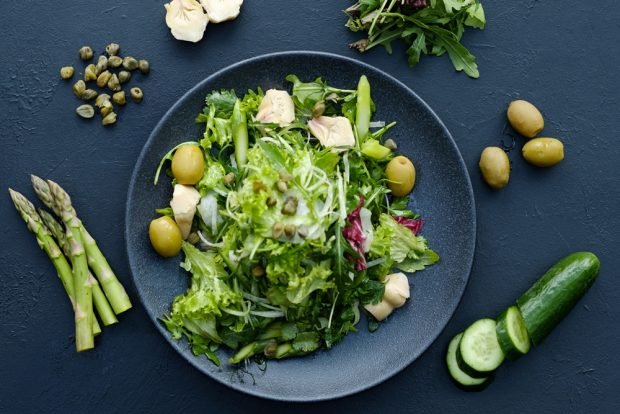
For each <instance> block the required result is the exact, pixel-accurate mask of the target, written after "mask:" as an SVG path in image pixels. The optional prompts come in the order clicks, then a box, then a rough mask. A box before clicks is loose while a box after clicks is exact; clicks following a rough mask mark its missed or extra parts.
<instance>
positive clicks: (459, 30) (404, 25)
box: [345, 0, 486, 78]
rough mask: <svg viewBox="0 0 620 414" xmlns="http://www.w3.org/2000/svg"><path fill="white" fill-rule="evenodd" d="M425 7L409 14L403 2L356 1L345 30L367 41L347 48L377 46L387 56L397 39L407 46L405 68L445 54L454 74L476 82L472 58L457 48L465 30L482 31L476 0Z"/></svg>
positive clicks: (438, 1) (441, 0)
mask: <svg viewBox="0 0 620 414" xmlns="http://www.w3.org/2000/svg"><path fill="white" fill-rule="evenodd" d="M427 4H428V5H427V6H426V7H423V8H421V9H413V10H412V9H411V8H410V7H409V6H407V4H406V2H400V1H376V0H358V1H357V2H356V3H355V4H354V5H353V6H352V7H350V8H348V9H347V10H345V13H347V15H348V16H349V20H348V21H347V24H346V26H347V27H348V28H349V29H350V30H352V31H366V32H367V38H365V39H361V40H359V41H357V42H354V43H351V44H350V45H349V46H350V47H352V48H355V49H357V50H359V51H360V52H365V51H367V50H369V49H372V48H373V47H375V46H378V45H381V46H383V47H384V48H385V50H386V51H387V53H388V54H391V53H392V42H394V41H396V40H398V39H401V40H402V41H403V42H405V44H406V46H407V49H406V54H407V61H408V63H409V66H411V67H414V66H416V65H417V64H418V63H419V62H420V59H421V57H422V55H423V54H424V55H435V56H441V55H443V54H445V53H447V54H448V56H449V58H450V61H451V62H452V65H453V66H454V68H455V69H456V70H457V71H463V72H465V73H466V74H467V75H468V76H470V77H472V78H478V77H479V76H480V73H479V71H478V66H477V65H476V58H475V57H474V55H472V54H471V53H470V52H469V51H468V50H467V49H466V48H465V47H464V46H463V45H462V44H461V37H462V35H463V32H464V31H465V27H466V26H467V27H473V28H476V29H484V27H485V25H486V18H485V14H484V9H483V7H482V4H481V3H480V2H479V1H478V0H431V1H429V2H428V3H427ZM369 22H370V24H369Z"/></svg>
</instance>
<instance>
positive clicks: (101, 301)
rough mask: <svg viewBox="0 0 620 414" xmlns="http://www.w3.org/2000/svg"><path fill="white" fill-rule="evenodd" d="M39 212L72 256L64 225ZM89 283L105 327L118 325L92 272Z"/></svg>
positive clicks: (51, 231)
mask: <svg viewBox="0 0 620 414" xmlns="http://www.w3.org/2000/svg"><path fill="white" fill-rule="evenodd" d="M38 211H39V215H40V216H41V218H42V219H43V223H45V225H46V226H47V229H48V230H49V232H50V233H51V234H52V236H54V237H55V238H56V240H57V241H58V245H59V246H60V248H61V249H62V251H63V252H64V253H65V255H67V256H70V255H71V247H70V246H69V243H68V242H67V237H66V234H65V232H64V230H63V228H62V225H61V224H60V223H59V222H58V221H57V220H56V219H55V218H54V216H52V215H51V214H50V213H48V212H47V211H45V210H42V209H38ZM88 281H89V282H90V285H91V288H92V290H93V303H94V304H95V308H96V309H97V313H98V314H99V317H100V318H101V321H102V322H103V324H104V325H105V326H108V325H112V324H115V323H118V319H117V318H116V315H115V314H114V311H113V310H112V308H111V307H110V304H109V303H108V300H107V299H106V297H105V295H104V294H103V291H102V290H101V287H100V286H99V283H98V282H97V279H95V277H94V276H93V275H92V273H90V272H89V273H88ZM94 320H95V321H96V320H97V319H96V318H95V319H94Z"/></svg>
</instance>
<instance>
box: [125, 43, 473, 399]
mask: <svg viewBox="0 0 620 414" xmlns="http://www.w3.org/2000/svg"><path fill="white" fill-rule="evenodd" d="M290 73H294V74H296V75H298V76H299V77H300V78H301V79H302V80H310V79H314V78H316V77H318V76H322V77H323V78H324V79H326V80H327V81H328V82H329V83H330V84H333V85H336V86H338V87H341V88H346V89H354V88H355V87H356V85H357V81H358V79H359V77H360V75H362V74H365V75H367V76H368V79H369V80H370V84H371V87H372V91H373V93H372V97H373V99H374V101H375V103H376V106H377V113H376V115H375V117H374V119H375V120H385V121H397V122H398V125H397V126H396V127H395V128H393V129H392V132H391V133H390V134H389V135H390V138H393V139H394V140H396V142H397V143H398V145H399V149H400V150H401V151H402V152H403V153H404V154H405V155H407V156H408V157H410V158H411V159H412V160H413V162H414V164H415V165H416V169H417V172H418V178H417V183H416V187H415V190H414V191H413V195H412V199H411V206H412V207H413V209H414V210H415V211H417V212H418V213H420V214H421V215H422V217H423V218H424V220H425V225H424V228H423V235H424V236H425V237H426V238H427V239H428V240H429V243H430V246H432V248H433V249H435V250H436V251H437V252H438V253H439V255H440V256H441V261H440V263H438V264H437V265H435V266H433V267H431V268H429V269H427V270H425V271H423V272H419V273H417V274H416V275H414V276H411V277H410V283H411V285H412V297H411V299H410V300H409V301H408V302H407V303H406V305H405V306H404V307H403V308H401V309H399V310H398V311H396V312H395V313H393V314H392V316H390V318H389V320H387V321H386V322H385V323H383V324H381V326H380V328H379V330H378V331H376V332H375V333H369V332H368V331H367V328H366V322H365V321H364V320H362V321H361V322H360V324H359V332H358V333H352V334H350V335H348V336H347V337H346V338H345V339H344V341H342V342H341V343H339V344H337V345H336V346H335V347H333V348H332V349H331V350H329V351H321V352H319V353H317V354H315V355H311V356H308V357H304V358H297V359H290V360H283V361H270V362H269V363H268V364H267V367H266V369H264V367H259V366H257V365H256V364H250V365H249V366H247V367H245V368H244V369H243V370H238V369H235V368H234V367H231V366H230V365H228V364H227V363H226V360H227V358H228V356H229V355H230V353H229V352H228V351H226V350H221V351H219V356H220V359H221V360H222V362H223V365H222V367H221V368H218V367H216V366H214V365H213V364H212V363H210V362H209V361H208V360H207V359H206V358H205V357H195V356H194V355H193V354H192V353H191V351H190V349H189V346H188V344H187V342H186V341H185V340H182V341H174V340H172V339H171V338H170V335H169V334H168V332H167V331H166V329H165V327H164V326H162V324H161V323H160V322H159V321H158V320H157V318H159V317H160V316H161V315H162V314H164V313H165V312H167V311H168V309H169V306H170V303H171V302H172V300H173V299H174V297H175V296H176V295H178V294H181V293H183V292H184V291H185V290H186V288H187V285H188V276H187V274H186V272H185V271H184V270H182V269H181V268H180V267H179V261H180V257H177V258H174V259H167V260H166V259H162V258H161V257H159V256H158V255H157V254H156V253H155V252H154V251H153V249H152V248H151V246H150V243H149V240H148V234H147V229H148V224H149V222H150V220H151V219H153V218H154V217H155V212H154V210H155V208H158V207H162V206H166V205H167V204H168V202H169V199H170V197H171V196H172V194H171V193H172V188H171V187H170V185H169V181H168V180H167V179H166V177H163V179H162V180H161V182H160V183H159V185H158V186H156V187H155V186H153V176H154V174H155V170H156V168H157V165H158V163H159V160H160V159H161V157H162V156H163V155H164V154H165V153H166V152H167V151H168V150H169V149H170V148H172V147H173V146H175V145H176V144H178V143H180V142H183V141H188V140H192V139H198V138H200V137H201V136H202V133H203V126H201V125H197V124H196V123H195V122H194V119H195V118H196V115H197V114H198V113H199V112H201V111H202V108H203V105H204V97H205V96H206V95H207V93H209V92H211V91H212V90H216V89H229V88H234V89H235V90H236V91H237V92H238V93H244V92H245V91H246V90H248V89H255V88H256V87H257V86H261V87H262V88H263V90H266V89H269V88H280V89H281V88H287V87H288V85H287V82H286V81H285V80H284V78H285V77H286V75H288V74H290ZM125 225H126V229H125V235H126V241H127V253H128V256H129V264H130V267H131V270H132V273H133V278H134V282H135V284H136V288H137V290H138V292H139V294H140V299H141V300H142V303H143V304H144V307H145V308H146V310H147V312H148V314H149V316H150V317H151V319H152V320H153V323H154V324H155V326H156V328H157V329H158V330H159V331H160V332H161V333H162V335H163V336H164V338H166V340H167V341H169V342H170V344H171V345H172V346H173V347H174V348H175V349H176V350H177V351H178V352H179V353H180V354H181V355H183V357H184V358H185V359H187V361H189V362H190V363H191V364H192V365H193V366H195V367H196V368H198V369H199V370H201V371H202V372H204V373H205V374H207V375H209V376H210V377H211V378H213V379H215V380H217V381H220V382H221V383H223V384H226V385H229V386H230V387H232V388H234V389H237V390H239V391H243V392H246V393H249V394H253V395H257V396H261V397H265V398H271V399H276V400H287V401H316V400H326V399H331V398H337V397H342V396H345V395H349V394H352V393H355V392H358V391H362V390H364V389H367V388H369V387H371V386H373V385H377V384H379V383H380V382H382V381H384V380H386V379H387V378H389V377H391V376H392V375H394V374H396V373H397V372H399V371H401V370H402V369H404V368H405V367H407V366H408V365H409V364H411V363H412V362H413V361H415V359H416V358H418V357H419V356H420V354H422V352H424V350H426V348H428V347H429V346H430V345H431V344H432V343H433V341H434V340H435V339H436V338H437V336H439V334H440V333H441V331H442V330H443V328H444V327H445V325H446V324H447V322H448V320H449V319H450V317H451V316H452V314H453V313H454V310H455V309H456V307H457V305H458V303H459V301H460V299H461V296H462V295H463V291H464V290H465V286H466V284H467V280H468V278H469V273H470V270H471V266H472V260H473V255H474V246H475V239H476V216H475V209H474V198H473V192H472V188H471V183H470V180H469V176H468V174H467V170H466V168H465V164H464V163H463V159H462V158H461V155H460V153H459V150H458V149H457V147H456V144H455V143H454V141H453V140H452V137H451V136H450V133H449V132H448V130H447V129H446V127H445V126H444V124H443V123H442V122H441V120H440V119H439V118H438V117H437V115H435V113H434V112H433V111H432V110H431V108H429V106H428V105H427V104H426V103H425V102H424V101H423V100H422V99H420V97H418V96H417V95H416V94H415V93H414V92H412V91H411V90H410V89H409V88H407V87H406V86H405V85H404V84H402V83H401V82H399V81H398V80H396V79H394V78H393V77H391V76H389V75H387V74H385V73H383V72H381V71H379V70H377V69H375V68H373V67H371V66H368V65H365V64H363V63H360V62H357V61H355V60H352V59H348V58H344V57H340V56H336V55H331V54H326V53H317V52H285V53H276V54H270V55H266V56H260V57H257V58H254V59H250V60H246V61H243V62H240V63H238V64H235V65H233V66H230V67H228V68H226V69H224V70H221V71H219V72H217V73H215V74H213V75H212V76H210V77H208V78H207V79H205V80H204V81H202V82H200V83H199V84H198V85H197V86H196V87H194V88H193V89H192V90H190V91H189V92H187V93H186V94H185V95H184V96H183V97H182V98H181V99H180V100H179V101H178V102H177V103H176V104H175V105H174V106H173V107H172V108H171V109H170V110H169V111H168V112H167V113H166V115H165V116H164V117H163V119H162V120H161V121H160V122H159V123H158V124H157V126H156V127H155V129H154V130H153V132H152V134H151V136H150V138H149V140H148V142H147V143H146V145H145V146H144V149H143V150H142V153H141V155H140V158H139V159H138V162H137V164H136V167H135V170H134V173H133V177H132V180H131V184H130V187H129V194H128V201H127V214H126V224H125ZM261 368H263V369H261Z"/></svg>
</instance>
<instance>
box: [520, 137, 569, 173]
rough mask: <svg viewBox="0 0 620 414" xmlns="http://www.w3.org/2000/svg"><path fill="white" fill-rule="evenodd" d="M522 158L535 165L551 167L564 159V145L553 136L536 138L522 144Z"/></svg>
mask: <svg viewBox="0 0 620 414" xmlns="http://www.w3.org/2000/svg"><path fill="white" fill-rule="evenodd" d="M523 158H525V160H526V161H527V162H529V163H530V164H532V165H535V166H537V167H551V166H553V165H555V164H557V163H559V162H560V161H562V160H563V159H564V145H563V144H562V141H560V140H559V139H555V138H536V139H533V140H531V141H529V142H528V143H527V144H525V145H524V146H523Z"/></svg>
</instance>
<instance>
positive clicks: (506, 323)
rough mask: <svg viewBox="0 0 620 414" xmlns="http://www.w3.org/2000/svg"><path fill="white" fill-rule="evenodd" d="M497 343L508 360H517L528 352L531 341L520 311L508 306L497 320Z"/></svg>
mask: <svg viewBox="0 0 620 414" xmlns="http://www.w3.org/2000/svg"><path fill="white" fill-rule="evenodd" d="M496 333H497V341H498V342H499V346H500V348H502V351H503V352H504V355H506V357H507V358H508V359H512V360H515V359H518V358H519V357H521V356H523V355H525V354H527V353H528V351H529V350H530V346H531V341H530V336H529V335H528V333H527V328H526V327H525V321H524V320H523V316H521V311H520V310H519V308H517V307H516V306H514V305H513V306H510V307H509V308H508V309H506V310H505V311H504V312H502V314H501V315H499V318H497V327H496Z"/></svg>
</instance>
